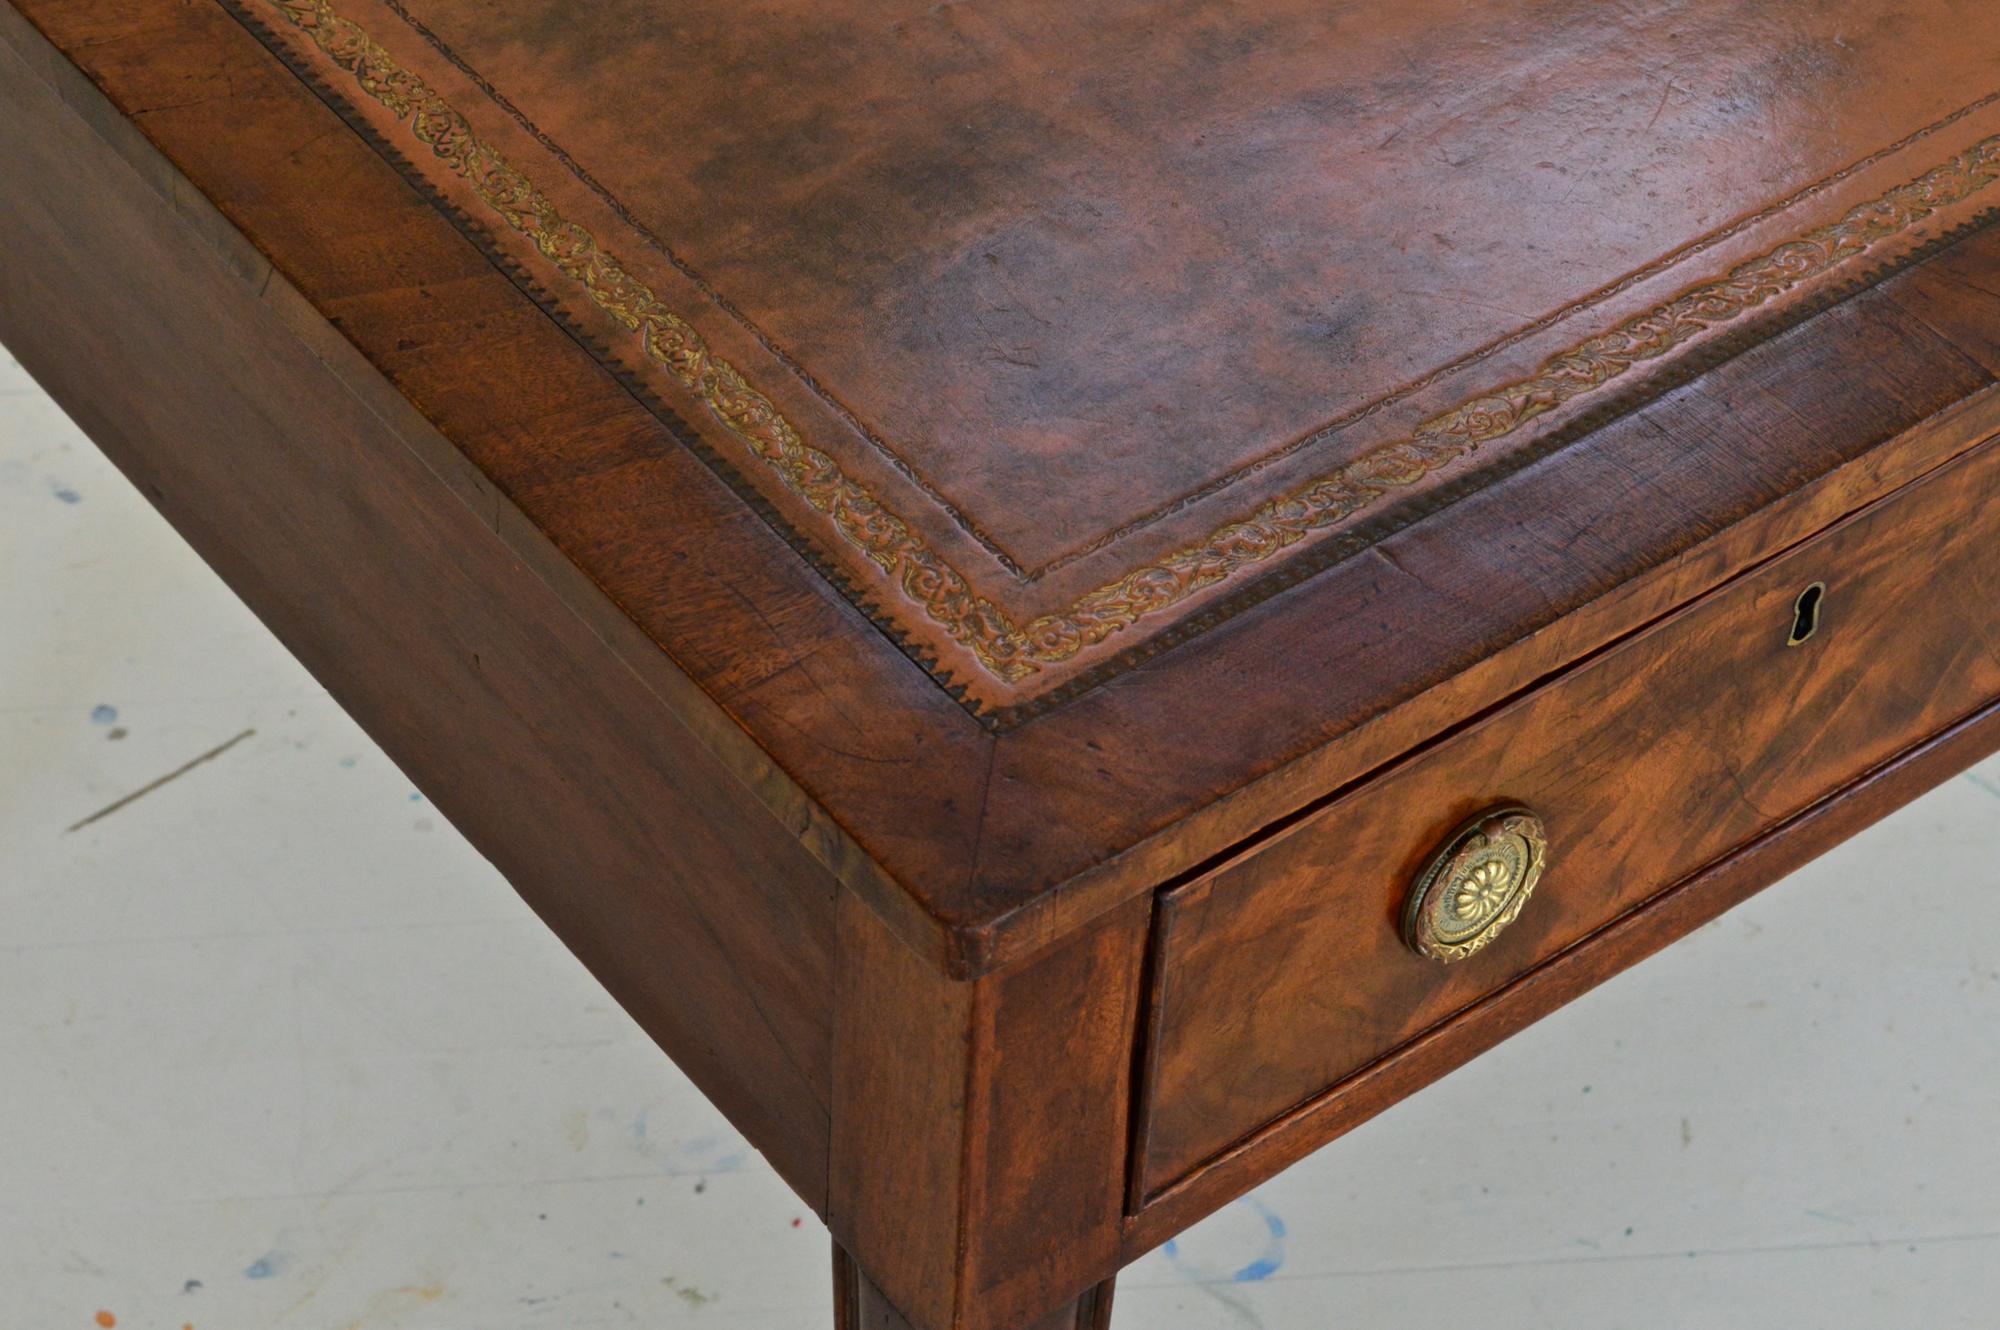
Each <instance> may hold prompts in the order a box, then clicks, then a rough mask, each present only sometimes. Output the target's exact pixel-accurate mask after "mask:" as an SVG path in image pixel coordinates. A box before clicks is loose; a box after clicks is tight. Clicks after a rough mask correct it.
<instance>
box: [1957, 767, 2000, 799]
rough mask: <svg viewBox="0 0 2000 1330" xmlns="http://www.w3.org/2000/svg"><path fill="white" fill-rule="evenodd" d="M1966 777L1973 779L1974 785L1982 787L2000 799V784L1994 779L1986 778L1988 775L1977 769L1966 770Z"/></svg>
mask: <svg viewBox="0 0 2000 1330" xmlns="http://www.w3.org/2000/svg"><path fill="white" fill-rule="evenodd" d="M1965 778H1966V779H1967V780H1969V781H1971V782H1972V783H1973V784H1974V785H1977V786H1978V787H1979V788H1980V789H1982V790H1984V791H1986V792H1987V793H1988V794H1990V795H1992V796H1993V797H1994V798H1995V799H2000V785H1995V784H1994V783H1993V782H1992V781H1990V780H1988V779H1986V777H1984V776H1982V775H1980V774H1979V773H1978V772H1976V771H1968V772H1966V773H1965Z"/></svg>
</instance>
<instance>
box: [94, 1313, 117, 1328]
mask: <svg viewBox="0 0 2000 1330" xmlns="http://www.w3.org/2000/svg"><path fill="white" fill-rule="evenodd" d="M97 1323H98V1324H99V1325H101V1326H103V1327H104V1330H111V1327H112V1326H114V1325H117V1324H118V1318H117V1317H116V1316H113V1315H112V1314H111V1313H110V1312H99V1313H97Z"/></svg>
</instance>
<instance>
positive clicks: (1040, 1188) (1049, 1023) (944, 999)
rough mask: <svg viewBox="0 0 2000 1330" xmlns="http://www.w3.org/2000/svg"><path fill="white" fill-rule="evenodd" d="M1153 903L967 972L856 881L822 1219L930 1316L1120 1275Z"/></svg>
mask: <svg viewBox="0 0 2000 1330" xmlns="http://www.w3.org/2000/svg"><path fill="white" fill-rule="evenodd" d="M1150 917H1151V902H1150V901H1146V900H1138V901H1134V902H1132V903H1130V904H1129V905H1128V906H1127V907H1125V908H1123V909H1121V910H1118V911H1116V912H1114V913H1113V914H1112V915H1110V916H1107V917H1106V918H1105V919H1104V920H1102V921H1100V923H1099V924H1098V925H1096V926H1094V927H1092V928H1089V929H1086V930H1083V931H1082V932H1080V933H1079V934H1078V935H1077V936H1075V937H1074V938H1071V939H1069V940H1067V941H1066V942H1064V943H1063V944H1062V945H1061V946H1058V947H1055V948H1052V949H1050V950H1049V951H1047V952H1045V953H1043V954H1042V955H1040V956H1037V957H1033V958H1030V959H1029V960H1027V961H1023V962H1020V963H1018V964H1016V965H1014V966H1011V967H1009V968H1008V969H1006V970H1003V971H1000V972H997V973H995V974H990V975H986V976H983V977H982V978H980V979H978V980H974V981H958V980H950V979H945V978H943V977H941V976H939V975H937V974H936V973H935V972H934V971H931V970H930V969H929V968H928V967H927V966H926V965H925V963H924V962H923V960H922V958H920V957H918V956H917V955H916V954H915V953H914V952H912V951H910V949H909V948H908V947H907V946H905V945H904V944H903V942H902V941H901V940H900V939H899V938H897V937H895V936H894V935H893V934H891V933H890V932H889V931H888V930H887V929H886V928H885V927H884V925H883V924H882V922H881V920H879V919H878V918H877V917H876V916H875V915H873V914H872V913H871V912H869V911H868V910H867V909H866V907H864V906H862V905H861V904H860V903H859V902H858V901H856V900H854V898H852V897H844V898H843V903H842V907H841V911H840V978H839V982H840V989H839V997H838V1002H837V1011H836V1035H835V1049H836V1053H835V1086H834V1090H835V1106H834V1119H833V1175H832V1176H833V1180H832V1184H831V1189H830V1190H831V1200H830V1203H829V1211H830V1213H829V1216H828V1222H829V1224H830V1225H831V1226H832V1228H833V1233H834V1237H835V1239H836V1240H837V1241H838V1242H839V1243H840V1245H841V1246H842V1247H843V1248H844V1249H845V1250H846V1251H848V1252H850V1253H852V1255H853V1258H854V1260H855V1261H857V1262H858V1263H859V1265H860V1267H861V1268H862V1269H863V1270H865V1271H867V1272H868V1273H869V1276H870V1278H872V1279H873V1280H875V1281H876V1282H878V1283H879V1284H880V1285H881V1287H882V1288H883V1290H884V1291H885V1293H886V1295H887V1296H888V1297H889V1298H890V1299H892V1300H893V1301H894V1303H895V1304H896V1305H897V1306H898V1307H900V1308H902V1309H903V1311H904V1313H905V1314H907V1315H908V1316H909V1317H910V1319H911V1321H912V1322H913V1323H914V1324H916V1325H918V1326H921V1327H924V1330H947V1328H949V1330H1006V1328H1009V1327H1014V1326H1018V1325H1022V1324H1031V1323H1034V1322H1036V1321H1037V1320H1038V1319H1039V1318H1041V1317H1043V1316H1045V1315H1047V1314H1049V1313H1050V1312H1051V1309H1053V1308H1057V1307H1060V1306H1062V1305H1064V1304H1065V1303H1067V1302H1069V1301H1071V1300H1073V1299H1075V1298H1077V1297H1078V1296H1079V1295H1081V1294H1082V1293H1083V1291H1084V1290H1085V1289H1087V1288H1089V1287H1090V1286H1092V1285H1095V1284H1098V1283H1100V1282H1102V1281H1104V1280H1107V1279H1109V1278H1110V1277H1111V1276H1112V1275H1113V1274H1115V1273H1116V1271H1117V1268H1118V1266H1119V1264H1120V1262H1121V1254H1120V1251H1119V1242H1118V1225H1119V1217H1120V1215H1122V1213H1123V1210H1124V1189H1125V1157H1126V1151H1127V1147H1128V1141H1129V1139H1130V1131H1131V1123H1130V1117H1129V1112H1128V1110H1129V1106H1130V1103H1131V1089H1130V1084H1131V1074H1132V1048H1133V1041H1134V1038H1135V1035H1136V1030H1137V1022H1138V1015H1139V1002H1140V987H1141V975H1140V971H1141V964H1142V961H1143V958H1144V954H1145V948H1146V943H1147V938H1148V934H1149V922H1150Z"/></svg>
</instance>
